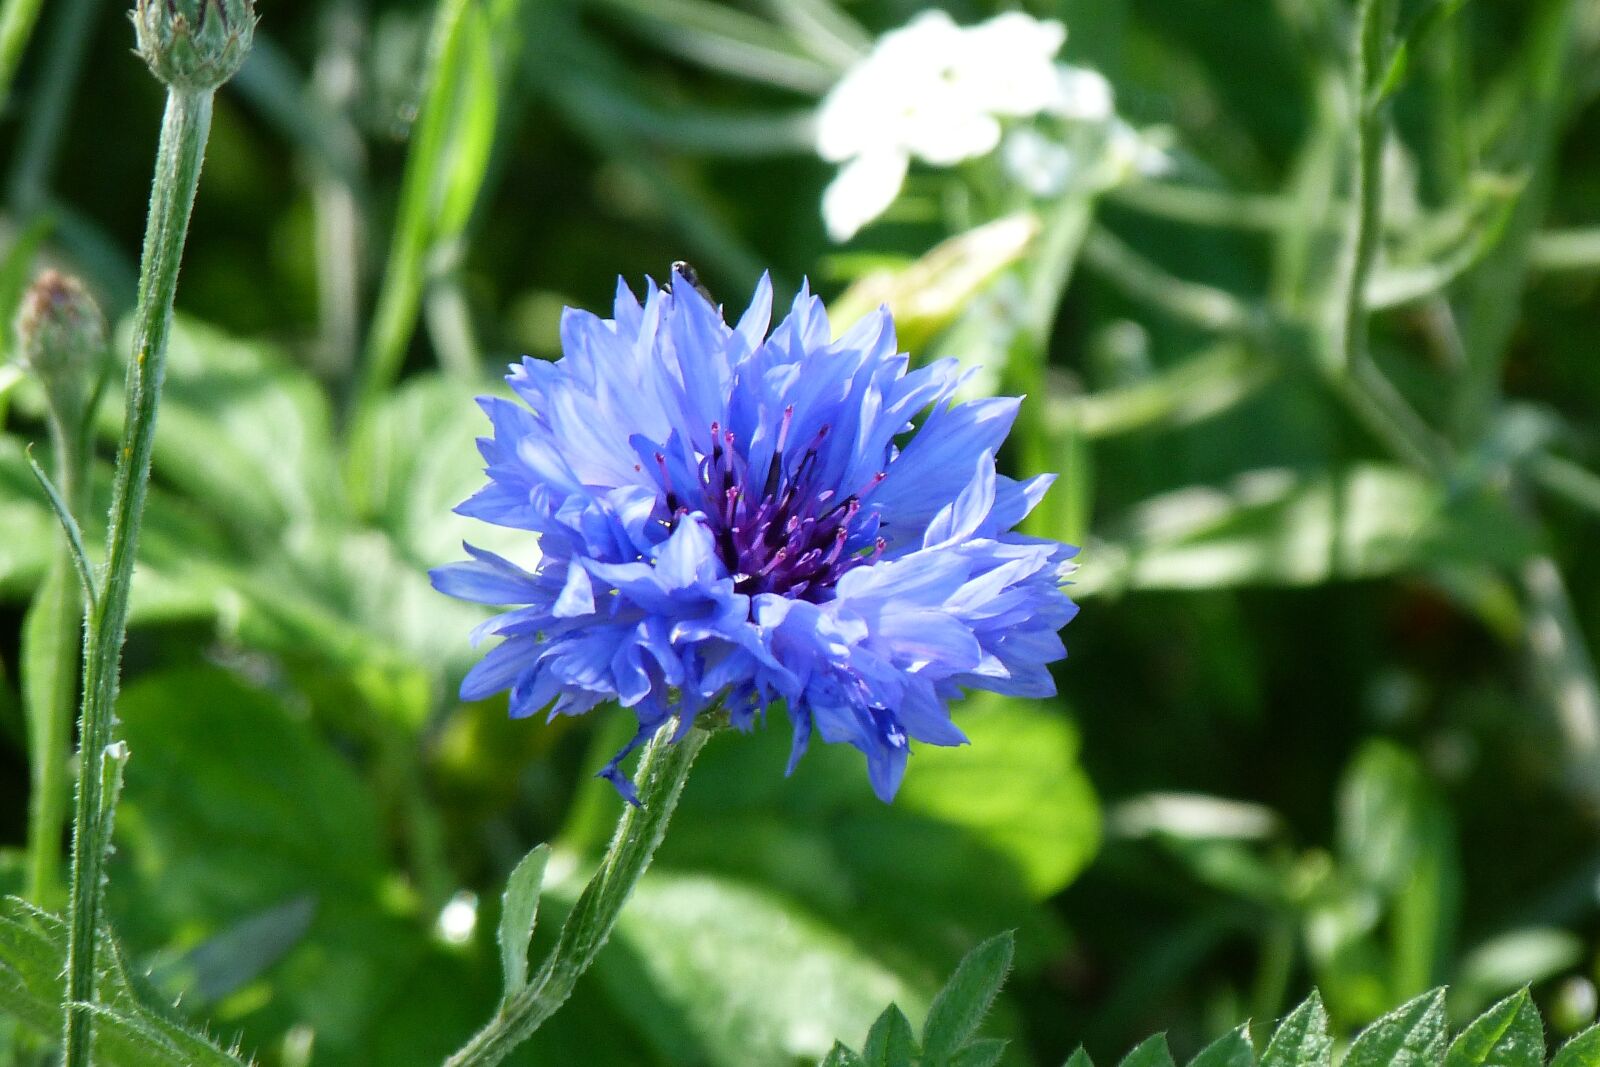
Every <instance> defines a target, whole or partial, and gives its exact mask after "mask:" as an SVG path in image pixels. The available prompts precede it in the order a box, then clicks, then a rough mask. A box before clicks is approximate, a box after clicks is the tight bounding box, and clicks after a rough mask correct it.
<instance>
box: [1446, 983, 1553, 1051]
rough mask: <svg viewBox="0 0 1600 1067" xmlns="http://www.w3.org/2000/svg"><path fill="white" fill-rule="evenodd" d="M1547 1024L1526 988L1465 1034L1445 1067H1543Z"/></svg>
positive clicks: (1498, 1006)
mask: <svg viewBox="0 0 1600 1067" xmlns="http://www.w3.org/2000/svg"><path fill="white" fill-rule="evenodd" d="M1543 1063H1544V1021H1543V1020H1542V1019H1540V1018H1539V1009H1538V1008H1537V1007H1535V1006H1534V1003H1533V998H1532V997H1530V996H1529V995H1528V991H1527V990H1526V989H1523V990H1520V991H1518V992H1516V993H1514V994H1512V995H1511V996H1509V997H1507V998H1506V999H1504V1000H1502V1001H1501V1002H1500V1003H1498V1004H1496V1005H1495V1006H1494V1007H1492V1008H1490V1009H1489V1010H1488V1011H1486V1012H1484V1013H1483V1014H1482V1015H1481V1016H1479V1017H1478V1018H1477V1019H1476V1020H1474V1021H1473V1023H1472V1025H1470V1026H1468V1027H1467V1028H1466V1029H1465V1030H1463V1031H1462V1032H1461V1036H1459V1037H1457V1038H1456V1039H1455V1041H1454V1042H1453V1043H1452V1044H1451V1046H1450V1051H1449V1052H1448V1053H1446V1055H1445V1060H1444V1067H1541V1065H1542V1064H1543Z"/></svg>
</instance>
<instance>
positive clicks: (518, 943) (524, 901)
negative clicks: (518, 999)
mask: <svg viewBox="0 0 1600 1067" xmlns="http://www.w3.org/2000/svg"><path fill="white" fill-rule="evenodd" d="M549 861H550V846H549V845H540V846H538V847H537V848H535V849H533V850H532V851H531V852H529V853H528V854H527V855H526V856H523V857H522V860H521V861H520V862H519V863H518V864H517V866H516V868H515V869H514V870H512V872H511V877H510V878H508V879H506V891H505V895H504V896H503V897H501V903H500V930H499V942H500V966H501V971H502V973H503V975H504V977H505V989H506V995H507V996H511V995H512V994H514V993H516V992H517V991H518V990H520V989H521V988H522V987H523V986H525V985H527V984H528V943H529V941H530V940H531V939H532V938H533V930H534V923H535V922H536V921H537V920H538V917H539V894H540V892H541V891H542V890H543V888H544V869H545V865H546V864H547V863H549Z"/></svg>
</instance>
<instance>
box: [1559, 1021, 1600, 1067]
mask: <svg viewBox="0 0 1600 1067" xmlns="http://www.w3.org/2000/svg"><path fill="white" fill-rule="evenodd" d="M1550 1067H1600V1026H1591V1027H1589V1029H1587V1030H1585V1031H1584V1032H1583V1033H1581V1034H1579V1035H1578V1036H1577V1037H1575V1038H1573V1039H1572V1040H1571V1041H1568V1042H1567V1043H1566V1044H1565V1045H1562V1046H1561V1049H1560V1051H1558V1052H1557V1053H1556V1054H1555V1058H1554V1059H1552V1060H1551V1061H1550Z"/></svg>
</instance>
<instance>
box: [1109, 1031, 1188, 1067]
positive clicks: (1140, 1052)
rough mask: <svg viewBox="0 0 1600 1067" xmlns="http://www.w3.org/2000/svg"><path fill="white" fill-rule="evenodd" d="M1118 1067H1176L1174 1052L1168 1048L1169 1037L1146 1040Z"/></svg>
mask: <svg viewBox="0 0 1600 1067" xmlns="http://www.w3.org/2000/svg"><path fill="white" fill-rule="evenodd" d="M1118 1067H1174V1064H1173V1062H1172V1051H1171V1050H1170V1049H1169V1048H1167V1035H1165V1034H1155V1035H1153V1036H1151V1037H1147V1038H1145V1039H1144V1040H1143V1041H1141V1042H1140V1043H1139V1044H1138V1046H1136V1047H1135V1048H1134V1050H1133V1051H1132V1052H1130V1053H1128V1054H1127V1055H1126V1056H1124V1057H1122V1062H1121V1063H1120V1064H1119V1065H1118Z"/></svg>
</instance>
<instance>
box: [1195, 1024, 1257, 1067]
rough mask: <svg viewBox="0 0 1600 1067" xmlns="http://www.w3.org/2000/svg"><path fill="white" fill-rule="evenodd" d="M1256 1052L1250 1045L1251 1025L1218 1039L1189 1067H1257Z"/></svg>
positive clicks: (1202, 1051) (1203, 1050)
mask: <svg viewBox="0 0 1600 1067" xmlns="http://www.w3.org/2000/svg"><path fill="white" fill-rule="evenodd" d="M1255 1062H1256V1050H1255V1046H1253V1045H1251V1044H1250V1024H1249V1023H1245V1024H1244V1025H1243V1026H1241V1027H1239V1028H1238V1029H1237V1030H1233V1031H1230V1032H1229V1033H1227V1034H1224V1035H1223V1036H1222V1037H1219V1038H1217V1039H1216V1040H1215V1041H1213V1042H1211V1044H1209V1045H1207V1046H1206V1047H1205V1048H1203V1049H1201V1050H1200V1053H1199V1055H1197V1056H1195V1058H1194V1059H1192V1060H1190V1061H1189V1067H1255Z"/></svg>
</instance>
